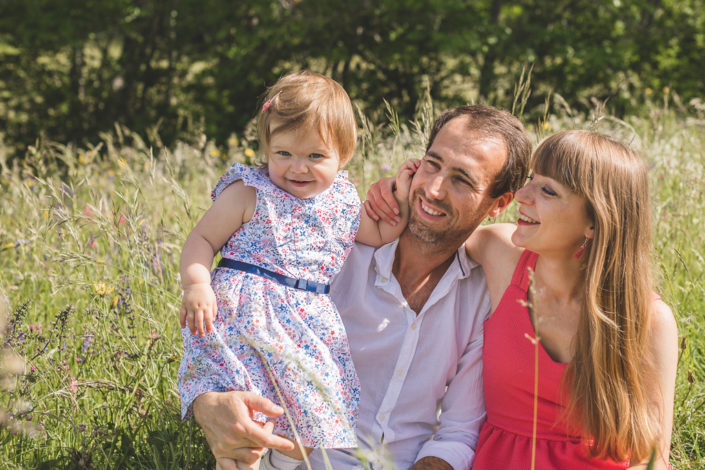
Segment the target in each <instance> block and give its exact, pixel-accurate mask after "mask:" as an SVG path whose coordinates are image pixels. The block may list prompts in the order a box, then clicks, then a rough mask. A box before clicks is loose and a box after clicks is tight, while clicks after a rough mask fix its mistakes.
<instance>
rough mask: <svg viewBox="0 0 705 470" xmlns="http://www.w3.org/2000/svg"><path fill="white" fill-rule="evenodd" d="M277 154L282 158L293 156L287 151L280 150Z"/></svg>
mask: <svg viewBox="0 0 705 470" xmlns="http://www.w3.org/2000/svg"><path fill="white" fill-rule="evenodd" d="M276 154H277V155H279V156H282V157H290V156H291V154H290V153H289V152H287V151H286V150H279V151H278V152H277V153H276Z"/></svg>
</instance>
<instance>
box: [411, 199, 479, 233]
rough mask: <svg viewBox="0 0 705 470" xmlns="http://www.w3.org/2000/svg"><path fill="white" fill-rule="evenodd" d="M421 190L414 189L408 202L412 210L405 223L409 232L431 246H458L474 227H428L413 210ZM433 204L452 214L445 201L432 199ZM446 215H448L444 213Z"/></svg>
mask: <svg viewBox="0 0 705 470" xmlns="http://www.w3.org/2000/svg"><path fill="white" fill-rule="evenodd" d="M421 192H422V191H421V190H416V191H415V192H414V194H413V195H412V197H411V201H410V204H411V207H412V210H411V211H410V214H409V223H408V225H407V229H408V231H409V233H410V234H411V235H412V236H413V237H414V238H415V239H416V240H418V241H419V242H421V243H422V244H427V245H433V246H438V245H445V246H448V245H450V244H455V245H457V246H458V247H460V245H461V244H462V243H463V242H464V241H465V240H466V239H467V237H469V236H470V233H472V230H474V229H475V227H472V230H467V229H466V230H462V229H460V228H455V229H451V228H447V229H435V228H431V227H428V226H427V225H425V224H424V223H423V222H422V221H420V220H418V219H417V218H416V212H415V210H413V208H414V207H415V205H416V204H418V203H417V202H416V201H418V200H419V198H418V197H417V194H420V193H421ZM433 204H434V205H435V206H437V207H438V208H439V209H441V210H443V212H445V213H446V214H452V210H451V209H450V208H449V207H447V205H446V204H445V203H443V202H440V201H434V202H433ZM446 217H450V216H448V215H446Z"/></svg>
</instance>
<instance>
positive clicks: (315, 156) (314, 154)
mask: <svg viewBox="0 0 705 470" xmlns="http://www.w3.org/2000/svg"><path fill="white" fill-rule="evenodd" d="M324 157H325V155H323V154H322V153H312V154H310V155H309V156H308V158H311V159H313V160H320V159H321V158H324Z"/></svg>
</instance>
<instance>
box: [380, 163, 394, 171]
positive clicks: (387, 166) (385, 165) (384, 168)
mask: <svg viewBox="0 0 705 470" xmlns="http://www.w3.org/2000/svg"><path fill="white" fill-rule="evenodd" d="M391 169H392V167H390V166H389V165H387V164H386V163H385V164H384V165H382V171H389V170H391Z"/></svg>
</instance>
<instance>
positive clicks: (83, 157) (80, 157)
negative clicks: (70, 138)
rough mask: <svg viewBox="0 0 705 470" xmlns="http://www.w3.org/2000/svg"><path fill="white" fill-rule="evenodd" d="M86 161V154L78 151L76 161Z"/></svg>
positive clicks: (83, 162)
mask: <svg viewBox="0 0 705 470" xmlns="http://www.w3.org/2000/svg"><path fill="white" fill-rule="evenodd" d="M87 162H88V159H86V155H85V154H84V153H79V154H78V163H82V164H85V163H87Z"/></svg>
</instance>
